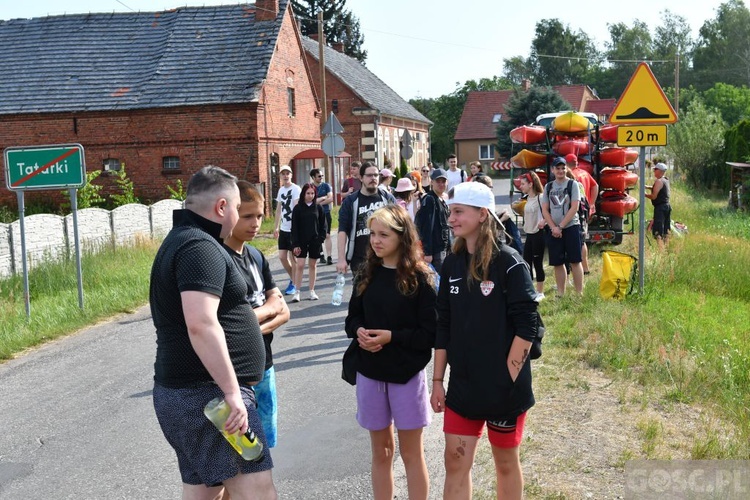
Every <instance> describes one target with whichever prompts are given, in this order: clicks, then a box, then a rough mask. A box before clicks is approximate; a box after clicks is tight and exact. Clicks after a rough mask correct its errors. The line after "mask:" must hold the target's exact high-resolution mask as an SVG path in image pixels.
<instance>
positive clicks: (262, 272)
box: [224, 226, 294, 370]
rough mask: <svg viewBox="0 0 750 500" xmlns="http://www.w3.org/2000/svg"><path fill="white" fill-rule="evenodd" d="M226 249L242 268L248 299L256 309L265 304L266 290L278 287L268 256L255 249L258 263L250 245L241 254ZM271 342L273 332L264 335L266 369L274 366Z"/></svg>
mask: <svg viewBox="0 0 750 500" xmlns="http://www.w3.org/2000/svg"><path fill="white" fill-rule="evenodd" d="M292 227H294V226H292ZM224 249H225V250H226V251H227V253H229V255H230V256H231V257H232V260H234V263H235V264H236V265H237V269H239V270H240V273H242V276H243V277H244V278H245V281H246V282H247V301H248V302H249V303H250V305H251V306H252V308H253V309H255V308H257V307H260V306H262V305H263V304H265V303H266V292H267V291H269V290H273V289H274V288H276V282H275V281H274V280H273V274H271V267H270V266H269V265H268V261H267V260H266V256H265V255H263V253H262V252H261V251H260V250H258V249H254V250H255V252H257V254H256V255H257V257H260V261H261V262H260V263H258V262H256V261H255V259H254V258H253V256H252V253H251V252H252V250H251V249H250V248H249V245H245V247H243V249H242V254H241V255H240V254H238V253H237V252H235V251H234V250H233V249H231V248H229V247H228V246H226V245H224ZM271 342H273V332H269V333H266V334H265V335H263V344H264V345H265V347H266V370H268V369H269V368H271V367H272V366H273V354H272V352H271Z"/></svg>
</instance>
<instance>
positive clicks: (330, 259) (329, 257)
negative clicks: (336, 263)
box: [326, 255, 333, 266]
mask: <svg viewBox="0 0 750 500" xmlns="http://www.w3.org/2000/svg"><path fill="white" fill-rule="evenodd" d="M326 264H327V265H329V266H332V265H333V259H332V258H331V256H330V255H329V256H328V261H327V262H326Z"/></svg>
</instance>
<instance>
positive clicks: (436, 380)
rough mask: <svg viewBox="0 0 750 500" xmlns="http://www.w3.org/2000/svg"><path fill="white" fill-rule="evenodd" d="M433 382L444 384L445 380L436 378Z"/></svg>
mask: <svg viewBox="0 0 750 500" xmlns="http://www.w3.org/2000/svg"><path fill="white" fill-rule="evenodd" d="M432 381H433V382H442V381H443V379H441V378H434V379H432Z"/></svg>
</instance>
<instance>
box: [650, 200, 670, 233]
mask: <svg viewBox="0 0 750 500" xmlns="http://www.w3.org/2000/svg"><path fill="white" fill-rule="evenodd" d="M671 228H672V207H671V206H670V205H669V203H664V204H663V205H656V206H655V207H654V223H653V225H652V226H651V233H652V234H653V235H654V238H656V237H659V236H666V235H667V234H669V231H670V230H671Z"/></svg>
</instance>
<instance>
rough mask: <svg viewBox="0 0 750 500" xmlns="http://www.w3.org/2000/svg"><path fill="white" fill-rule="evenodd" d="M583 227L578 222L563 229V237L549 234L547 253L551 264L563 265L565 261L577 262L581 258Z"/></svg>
mask: <svg viewBox="0 0 750 500" xmlns="http://www.w3.org/2000/svg"><path fill="white" fill-rule="evenodd" d="M582 245H583V242H582V241H581V228H580V226H579V225H578V224H576V225H574V226H568V227H566V228H565V229H563V230H562V238H555V237H553V236H552V234H551V233H548V234H547V254H548V255H549V265H550V266H553V267H554V266H562V265H565V263H566V262H567V263H570V264H575V263H577V262H581V260H583V259H582V258H581V246H582Z"/></svg>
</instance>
